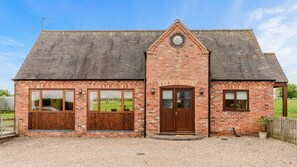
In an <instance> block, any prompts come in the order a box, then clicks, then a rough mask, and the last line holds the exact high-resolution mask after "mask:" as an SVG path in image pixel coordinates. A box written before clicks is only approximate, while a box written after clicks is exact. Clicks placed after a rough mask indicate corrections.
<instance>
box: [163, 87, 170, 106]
mask: <svg viewBox="0 0 297 167" xmlns="http://www.w3.org/2000/svg"><path fill="white" fill-rule="evenodd" d="M162 107H163V108H172V91H171V90H164V91H163V100H162Z"/></svg>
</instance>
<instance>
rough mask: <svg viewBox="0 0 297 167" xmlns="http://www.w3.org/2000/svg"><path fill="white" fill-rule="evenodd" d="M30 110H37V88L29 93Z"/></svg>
mask: <svg viewBox="0 0 297 167" xmlns="http://www.w3.org/2000/svg"><path fill="white" fill-rule="evenodd" d="M31 110H39V90H36V91H32V93H31Z"/></svg>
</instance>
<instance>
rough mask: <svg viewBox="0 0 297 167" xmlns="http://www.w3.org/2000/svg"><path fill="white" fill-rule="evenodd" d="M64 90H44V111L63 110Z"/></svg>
mask: <svg viewBox="0 0 297 167" xmlns="http://www.w3.org/2000/svg"><path fill="white" fill-rule="evenodd" d="M62 104H63V91H62V90H43V91H42V111H62V110H63V109H62V107H63V105H62Z"/></svg>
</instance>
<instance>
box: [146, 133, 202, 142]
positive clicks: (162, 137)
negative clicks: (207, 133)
mask: <svg viewBox="0 0 297 167" xmlns="http://www.w3.org/2000/svg"><path fill="white" fill-rule="evenodd" d="M152 138H153V139H157V140H174V141H190V140H201V139H204V136H200V135H163V134H162V135H153V136H152Z"/></svg>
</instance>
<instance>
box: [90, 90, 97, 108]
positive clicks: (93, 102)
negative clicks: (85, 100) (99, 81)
mask: <svg viewBox="0 0 297 167" xmlns="http://www.w3.org/2000/svg"><path fill="white" fill-rule="evenodd" d="M89 110H92V111H94V110H96V111H97V110H98V92H97V91H96V92H94V91H92V92H90V93H89Z"/></svg>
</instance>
